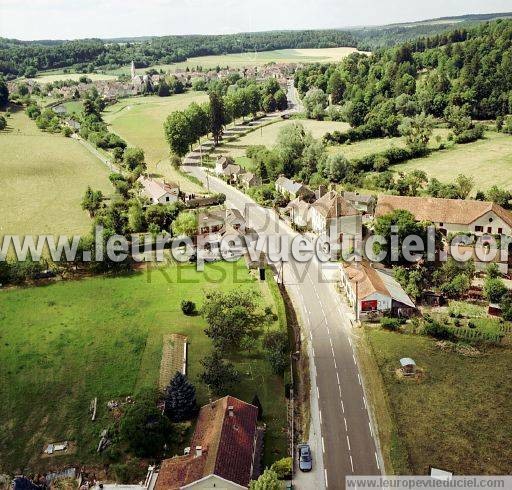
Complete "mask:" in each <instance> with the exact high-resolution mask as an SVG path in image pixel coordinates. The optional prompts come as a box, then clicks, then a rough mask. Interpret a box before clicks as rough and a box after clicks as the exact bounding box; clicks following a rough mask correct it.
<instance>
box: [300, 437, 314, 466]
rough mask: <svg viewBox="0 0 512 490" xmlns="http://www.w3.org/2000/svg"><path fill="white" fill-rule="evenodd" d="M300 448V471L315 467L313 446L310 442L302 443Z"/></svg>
mask: <svg viewBox="0 0 512 490" xmlns="http://www.w3.org/2000/svg"><path fill="white" fill-rule="evenodd" d="M298 449H299V469H300V471H305V472H307V471H311V470H312V468H313V458H312V457H311V448H310V447H309V445H308V444H300V445H299V446H298Z"/></svg>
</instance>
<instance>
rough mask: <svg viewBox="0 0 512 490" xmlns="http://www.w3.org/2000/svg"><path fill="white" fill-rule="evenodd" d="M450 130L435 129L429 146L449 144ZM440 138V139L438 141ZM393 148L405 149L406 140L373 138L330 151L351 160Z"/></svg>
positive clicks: (329, 149) (332, 147) (336, 146)
mask: <svg viewBox="0 0 512 490" xmlns="http://www.w3.org/2000/svg"><path fill="white" fill-rule="evenodd" d="M449 133H450V130H448V129H443V128H436V129H434V133H433V136H432V138H431V139H430V144H429V146H430V147H431V148H435V147H438V146H439V143H445V144H447V143H448V141H447V138H448V134H449ZM438 137H439V138H440V139H439V141H438ZM393 146H395V147H398V148H405V146H406V143H405V138H403V137H400V136H398V137H394V138H371V139H367V140H363V141H356V142H354V143H351V144H343V145H332V146H329V148H328V151H329V153H330V154H338V153H341V154H343V155H344V156H345V157H346V158H348V159H349V160H352V159H355V158H362V157H364V156H365V155H370V154H372V153H378V152H381V151H385V150H389V149H390V148H392V147H393Z"/></svg>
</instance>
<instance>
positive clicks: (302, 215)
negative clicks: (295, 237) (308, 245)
mask: <svg viewBox="0 0 512 490" xmlns="http://www.w3.org/2000/svg"><path fill="white" fill-rule="evenodd" d="M310 208H311V204H309V203H308V202H306V201H303V200H302V199H301V198H300V197H297V199H294V200H293V201H290V202H289V203H288V206H286V208H284V211H283V212H284V214H285V215H287V216H289V218H290V221H291V222H292V224H294V225H295V226H297V227H299V228H307V227H308V226H309V210H310Z"/></svg>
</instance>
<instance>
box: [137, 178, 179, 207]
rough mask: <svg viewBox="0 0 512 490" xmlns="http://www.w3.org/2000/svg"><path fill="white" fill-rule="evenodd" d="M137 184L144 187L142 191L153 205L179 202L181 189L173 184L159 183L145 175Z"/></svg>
mask: <svg viewBox="0 0 512 490" xmlns="http://www.w3.org/2000/svg"><path fill="white" fill-rule="evenodd" d="M137 182H139V183H140V184H141V185H142V191H143V193H144V195H145V196H146V197H148V198H149V199H150V200H151V202H152V203H153V204H171V203H173V202H176V201H178V199H179V197H180V188H179V186H178V184H175V183H172V182H159V181H157V180H154V179H152V178H150V177H146V176H145V175H141V176H140V177H139V178H138V179H137Z"/></svg>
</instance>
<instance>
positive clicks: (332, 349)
mask: <svg viewBox="0 0 512 490" xmlns="http://www.w3.org/2000/svg"><path fill="white" fill-rule="evenodd" d="M331 352H332V357H333V359H334V358H335V356H334V347H331Z"/></svg>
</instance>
